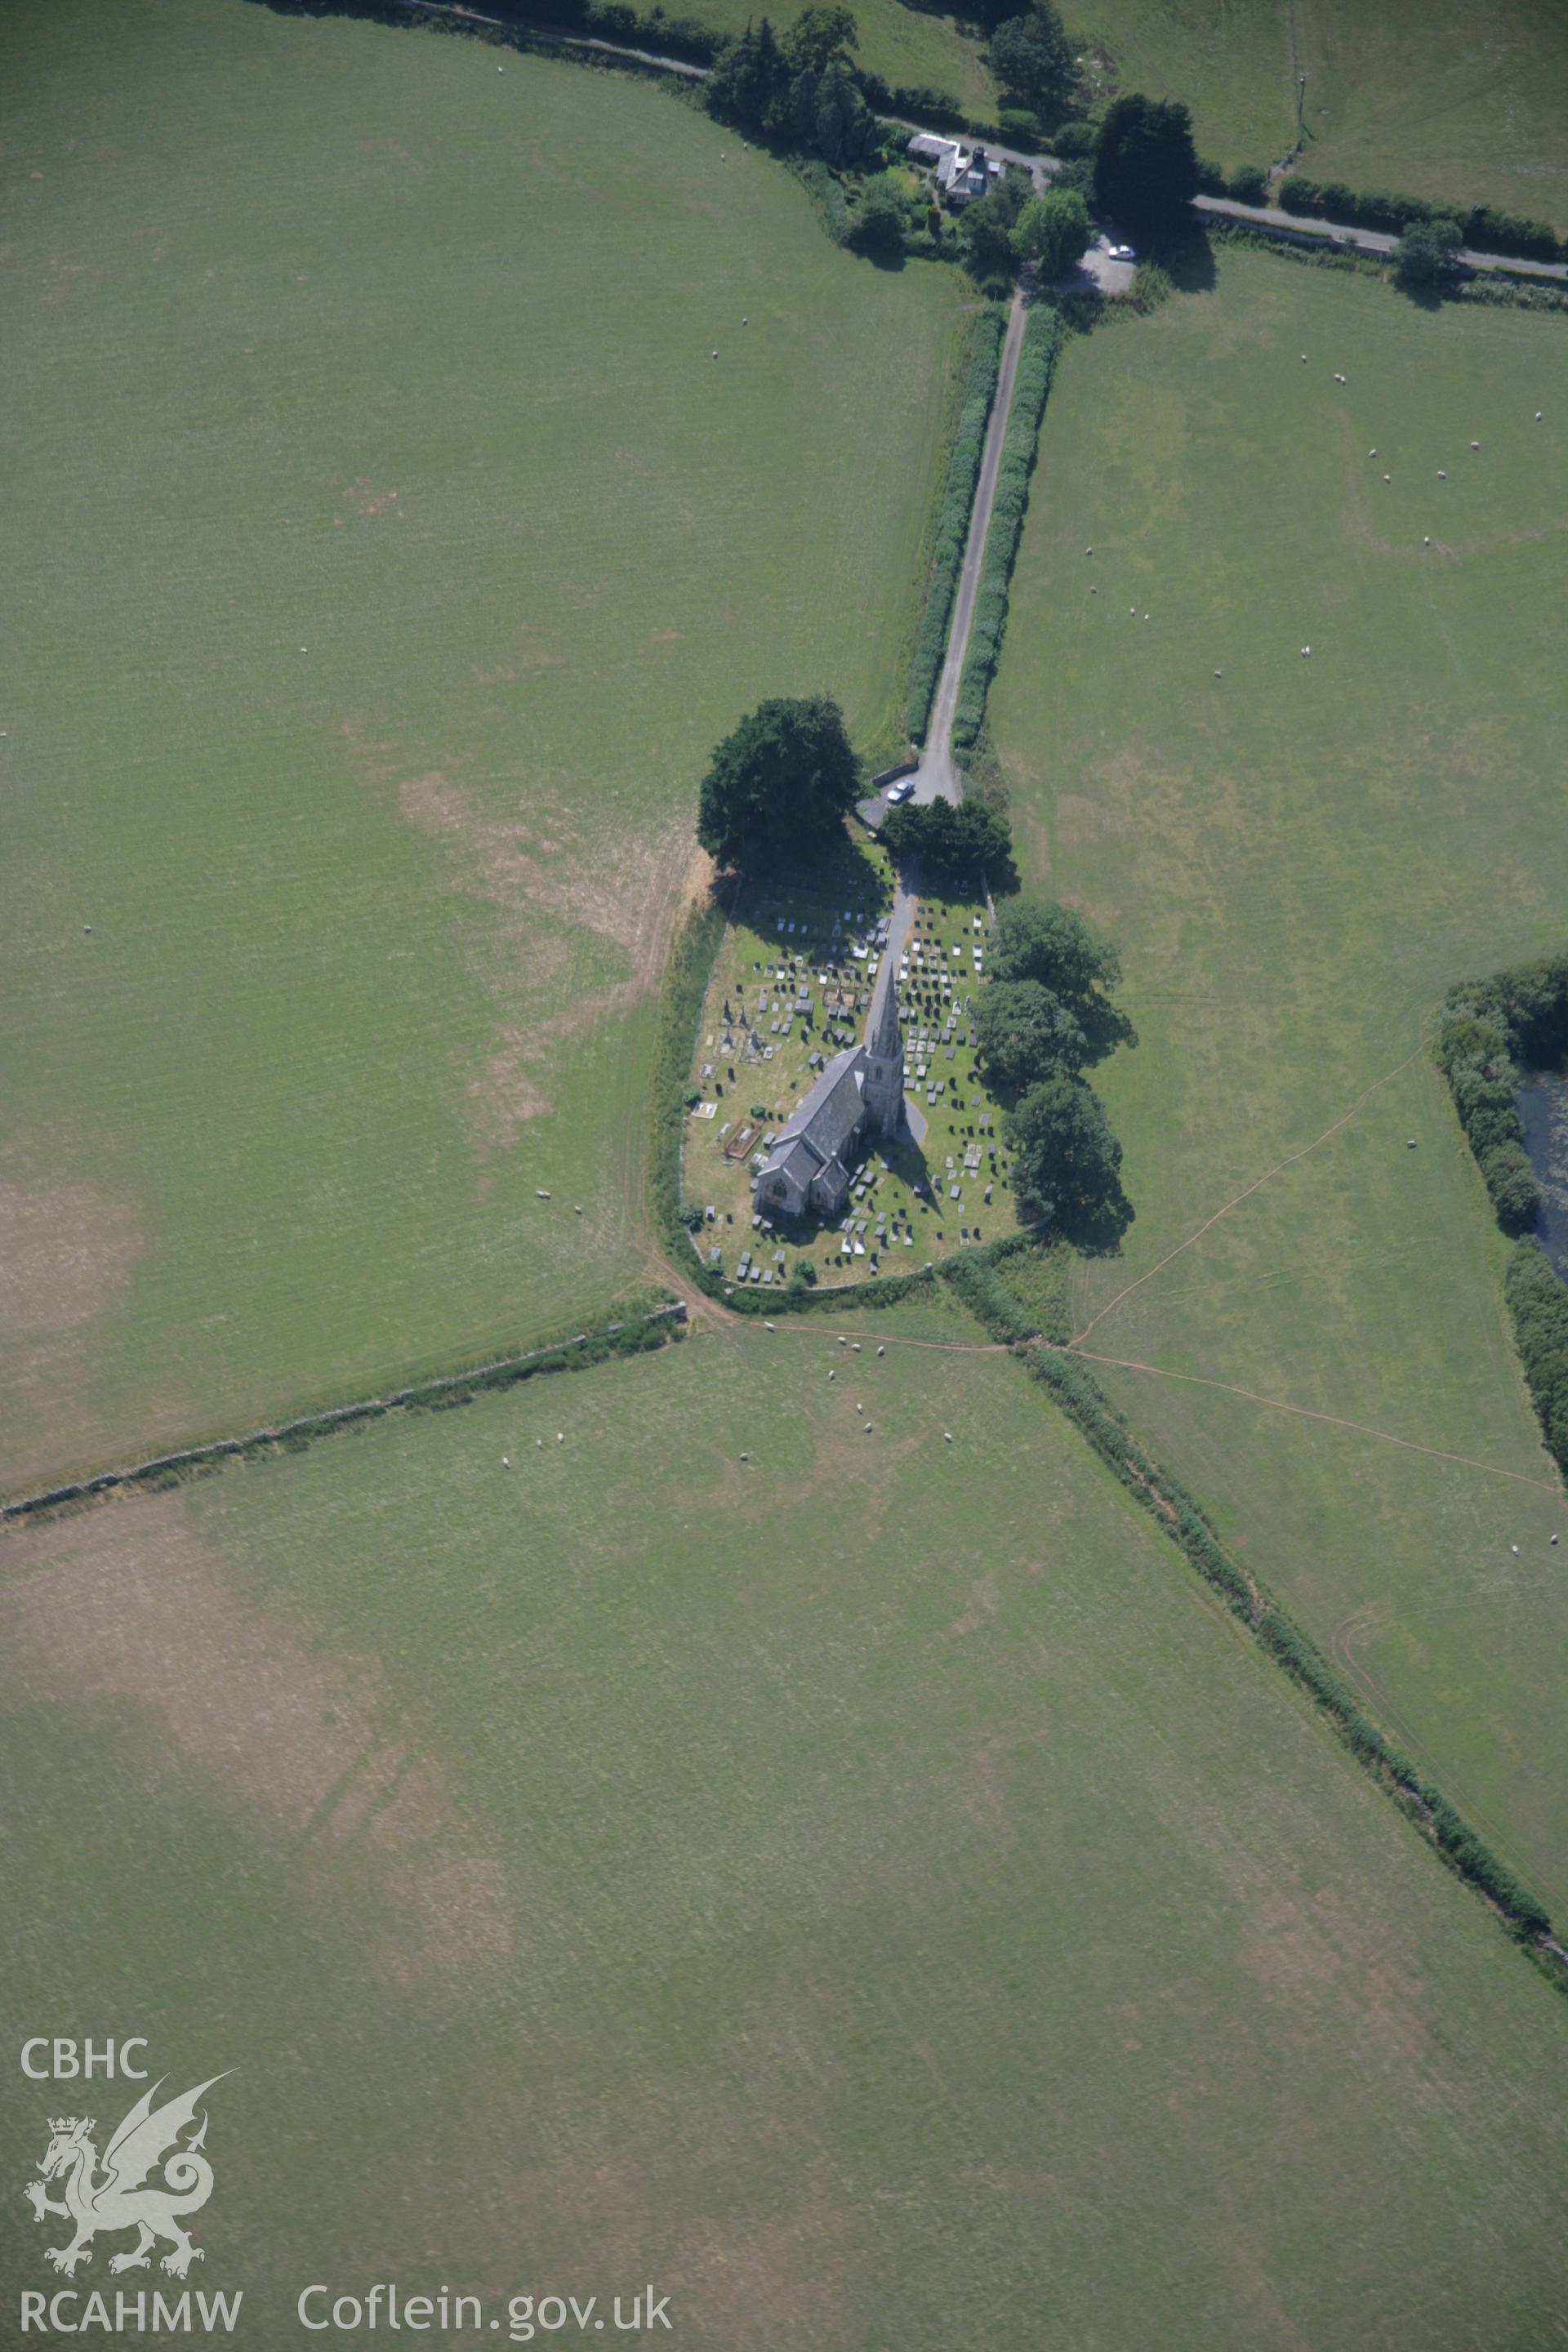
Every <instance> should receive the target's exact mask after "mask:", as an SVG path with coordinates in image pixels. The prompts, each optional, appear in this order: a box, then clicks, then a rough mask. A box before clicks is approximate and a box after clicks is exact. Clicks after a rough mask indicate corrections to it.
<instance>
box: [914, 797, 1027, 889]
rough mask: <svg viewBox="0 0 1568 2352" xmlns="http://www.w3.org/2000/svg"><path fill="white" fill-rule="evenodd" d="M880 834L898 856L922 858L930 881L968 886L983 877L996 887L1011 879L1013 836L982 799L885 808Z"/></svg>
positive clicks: (923, 871) (923, 875)
mask: <svg viewBox="0 0 1568 2352" xmlns="http://www.w3.org/2000/svg"><path fill="white" fill-rule="evenodd" d="M881 838H882V840H883V841H884V842H885V843H886V844H887V846H888V848H889V850H890V851H891V852H892V855H893V856H895V857H898V858H904V857H913V858H917V859H918V860H919V862H920V870H921V879H922V880H923V881H925V882H926V883H928V884H931V883H934V884H936V885H938V886H939V887H952V888H954V889H963V888H967V887H969V886H971V885H972V884H974V883H977V882H978V881H979V880H980V878H981V877H982V876H983V875H984V877H986V878H987V879H988V880H989V881H990V882H991V883H992V885H993V887H994V886H995V885H996V884H997V883H1002V884H1004V885H1005V884H1006V883H1007V882H1009V881H1010V880H1011V879H1012V861H1013V838H1012V835H1011V834H1010V833H1009V832H1008V830H1007V826H1006V824H1005V820H1004V819H1003V818H1001V817H999V816H998V815H997V814H996V813H995V811H994V809H988V808H987V807H986V805H985V803H984V801H978V800H968V801H961V802H960V803H959V804H958V806H957V807H956V808H955V807H954V806H953V804H952V802H951V801H942V800H938V801H927V802H923V803H921V802H914V801H910V802H906V803H905V804H904V806H903V807H902V808H895V809H889V811H888V814H887V815H886V817H885V818H884V819H883V821H882V832H881Z"/></svg>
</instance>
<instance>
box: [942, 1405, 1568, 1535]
mask: <svg viewBox="0 0 1568 2352" xmlns="http://www.w3.org/2000/svg"><path fill="white" fill-rule="evenodd" d="M942 1435H943V1437H944V1438H945V1439H946V1440H947V1443H948V1444H950V1445H951V1444H952V1430H951V1429H944V1430H943V1431H942ZM1556 1540H1557V1538H1556V1537H1555V1536H1553V1537H1552V1542H1553V1543H1555V1542H1556Z"/></svg>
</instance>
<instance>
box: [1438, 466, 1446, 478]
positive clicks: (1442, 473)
mask: <svg viewBox="0 0 1568 2352" xmlns="http://www.w3.org/2000/svg"><path fill="white" fill-rule="evenodd" d="M1447 478H1448V477H1447V474H1446V473H1445V472H1444V471H1443V468H1442V467H1441V466H1439V467H1438V468H1437V479H1438V480H1439V481H1440V482H1446V481H1447Z"/></svg>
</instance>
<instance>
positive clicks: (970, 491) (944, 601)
mask: <svg viewBox="0 0 1568 2352" xmlns="http://www.w3.org/2000/svg"><path fill="white" fill-rule="evenodd" d="M1006 329H1007V313H1006V311H1005V309H1004V308H1003V306H1002V304H1001V303H999V302H988V303H987V304H986V306H985V308H984V310H983V311H982V312H981V314H980V317H979V320H977V322H976V324H975V329H974V345H973V351H972V352H971V354H970V361H969V381H968V383H967V384H966V385H965V387H964V394H963V407H962V408H961V409H960V411H959V416H958V425H957V428H956V430H955V432H954V434H953V436H952V456H951V457H950V458H949V460H948V467H947V482H946V485H945V487H944V488H943V491H942V505H941V508H940V509H939V510H938V513H937V520H936V538H935V546H934V548H933V551H932V554H931V584H930V586H929V587H928V588H927V590H926V604H925V614H924V616H923V618H922V619H921V631H920V635H919V637H918V638H917V639H916V641H915V651H914V659H913V661H912V662H911V664H910V698H909V707H908V715H907V719H906V724H907V726H908V729H909V732H910V739H911V740H913V741H914V742H916V743H923V742H924V741H925V737H926V728H927V725H928V723H929V721H930V719H931V699H932V697H933V696H934V695H935V693H936V688H937V680H938V679H939V678H940V677H941V676H942V662H943V660H944V659H945V657H946V654H947V629H948V623H949V621H950V620H951V618H952V600H953V597H954V595H955V593H957V589H958V575H959V572H960V571H961V570H962V569H963V551H964V549H965V547H966V546H967V545H968V543H969V522H970V517H971V516H972V514H973V511H974V492H975V488H976V486H977V484H978V482H979V480H980V460H981V457H982V455H983V454H984V448H985V429H986V426H987V425H989V424H990V422H991V404H992V403H993V401H994V399H995V397H996V378H997V375H998V373H1000V370H1001V365H1002V341H1003V337H1004V336H1005V333H1006Z"/></svg>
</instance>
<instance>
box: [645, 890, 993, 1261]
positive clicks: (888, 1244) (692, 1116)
mask: <svg viewBox="0 0 1568 2352" xmlns="http://www.w3.org/2000/svg"><path fill="white" fill-rule="evenodd" d="M892 904H893V879H892V875H891V872H890V870H889V861H888V858H887V856H886V854H885V853H884V852H883V851H881V850H880V849H879V848H878V847H877V846H876V845H875V844H867V845H858V844H857V845H849V846H847V849H846V853H845V854H844V856H842V857H841V858H839V859H837V861H835V862H834V863H832V864H830V865H828V866H825V867H823V868H821V869H817V870H811V871H799V872H795V873H792V874H790V875H788V876H781V877H777V878H776V879H774V880H773V881H770V882H747V883H742V885H741V886H740V887H739V889H738V891H737V893H736V896H735V899H734V902H733V905H732V907H731V916H730V920H729V923H728V925H727V927H726V929H725V933H724V939H723V942H722V945H721V949H720V951H719V954H718V956H717V958H716V960H715V962H714V967H713V974H712V978H711V980H710V982H709V987H708V993H707V996H706V999H705V1001H704V1003H703V1008H702V1018H701V1021H700V1025H699V1029H698V1034H697V1041H696V1048H695V1053H694V1056H693V1062H692V1069H691V1086H690V1089H689V1097H691V1096H694V1097H697V1099H696V1100H694V1101H690V1107H689V1116H688V1118H687V1124H686V1143H685V1151H684V1159H683V1197H684V1203H685V1205H686V1208H687V1210H688V1213H691V1212H694V1211H700V1213H701V1222H700V1223H694V1224H693V1240H694V1242H695V1244H696V1245H697V1248H698V1251H699V1254H700V1258H701V1261H702V1263H703V1265H705V1266H706V1267H708V1268H709V1269H710V1270H711V1271H712V1272H714V1273H721V1274H722V1275H723V1276H725V1277H726V1278H727V1279H728V1280H730V1281H732V1283H733V1284H734V1285H736V1286H739V1285H741V1284H742V1283H743V1284H747V1285H755V1286H759V1287H762V1288H769V1287H773V1286H779V1285H783V1284H785V1283H788V1282H789V1281H791V1280H792V1279H793V1278H795V1276H796V1273H797V1269H798V1270H802V1271H804V1269H805V1267H807V1266H809V1267H811V1268H812V1269H813V1272H812V1273H811V1274H809V1275H807V1276H805V1278H806V1279H807V1280H816V1281H820V1282H832V1283H844V1282H846V1281H854V1280H858V1279H860V1278H862V1277H863V1278H865V1279H866V1280H868V1281H869V1280H871V1279H873V1278H875V1277H877V1276H880V1275H884V1274H908V1273H910V1272H912V1271H914V1270H915V1269H916V1268H917V1267H919V1266H921V1265H925V1264H927V1263H928V1262H934V1261H935V1260H936V1259H938V1258H941V1257H945V1256H947V1255H950V1254H951V1253H952V1251H953V1250H955V1249H963V1248H965V1247H967V1246H969V1245H970V1244H973V1243H977V1242H986V1241H994V1240H996V1239H997V1238H998V1237H999V1236H1000V1235H1001V1234H1005V1233H1011V1232H1013V1231H1015V1230H1016V1225H1017V1223H1018V1218H1017V1213H1016V1205H1015V1202H1014V1198H1013V1193H1012V1189H1011V1184H1010V1181H1009V1180H1010V1167H1009V1159H1008V1154H1007V1150H1006V1148H1005V1143H1004V1141H1003V1138H1002V1115H1001V1108H1000V1106H999V1105H998V1104H997V1103H996V1101H995V1100H994V1098H993V1097H992V1096H991V1094H990V1093H989V1092H988V1090H987V1088H986V1086H985V1082H984V1076H983V1074H982V1072H981V1070H980V1069H979V1067H978V1064H977V1056H976V1054H975V1050H974V1043H973V1025H972V1020H971V1015H972V1014H973V1005H974V999H975V995H976V993H977V992H978V990H979V989H980V988H981V987H982V986H983V985H984V970H985V939H986V929H987V918H986V911H985V908H984V905H982V904H976V903H974V902H972V901H966V900H944V899H941V898H929V899H917V900H916V901H915V904H914V909H913V914H912V917H911V919H910V927H909V931H908V935H907V938H906V940H905V941H904V946H903V950H902V952H901V953H900V956H899V963H898V969H897V971H895V973H894V974H893V976H892V977H893V982H894V984H895V985H896V987H897V990H898V997H899V1007H900V1024H901V1026H902V1029H903V1034H904V1090H905V1103H906V1112H907V1115H908V1128H907V1131H906V1133H905V1134H904V1136H903V1137H902V1138H900V1140H899V1141H897V1142H896V1143H895V1142H890V1141H884V1140H883V1139H880V1138H878V1139H873V1140H872V1142H871V1143H870V1145H869V1146H868V1149H867V1150H866V1151H865V1153H864V1156H863V1157H862V1159H861V1160H860V1162H859V1165H858V1168H857V1170H856V1171H855V1182H854V1188H853V1192H852V1196H851V1198H850V1200H849V1201H848V1202H847V1203H846V1205H845V1208H844V1210H843V1211H842V1212H841V1213H839V1214H838V1215H836V1216H834V1217H831V1218H826V1217H824V1218H811V1219H805V1220H801V1221H799V1222H795V1223H790V1222H787V1221H777V1220H774V1219H773V1218H770V1217H768V1216H766V1215H765V1214H763V1213H762V1212H761V1211H760V1210H759V1208H758V1205H757V1202H756V1200H755V1199H754V1197H753V1184H754V1180H755V1176H756V1172H757V1170H758V1169H759V1168H760V1167H761V1165H762V1163H763V1159H764V1158H765V1156H766V1154H767V1152H768V1150H769V1149H770V1148H771V1146H772V1144H773V1139H774V1137H775V1135H776V1133H777V1132H778V1130H779V1129H780V1128H782V1126H783V1124H784V1120H785V1119H787V1118H788V1117H789V1115H790V1111H791V1108H792V1107H793V1106H794V1104H795V1102H796V1101H797V1100H798V1099H799V1098H800V1097H801V1096H802V1095H804V1094H805V1092H806V1091H807V1089H808V1088H809V1087H810V1086H811V1084H812V1081H813V1079H814V1078H815V1077H816V1074H817V1072H818V1071H819V1070H820V1069H821V1068H822V1066H823V1065H824V1064H825V1062H826V1061H829V1060H831V1058H832V1056H833V1055H835V1054H837V1053H838V1052H839V1051H840V1050H841V1049H842V1048H843V1047H845V1046H846V1045H854V1044H856V1043H857V1042H858V1040H859V1038H860V1037H861V1036H862V1035H863V1034H864V1032H865V1026H866V1021H867V1016H868V1013H869V1011H870V1006H871V997H872V992H873V989H874V988H875V986H876V983H877V979H878V975H879V971H880V970H881V966H882V959H883V956H884V954H885V953H886V952H888V947H887V942H888V937H889V922H890V919H891V910H892Z"/></svg>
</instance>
